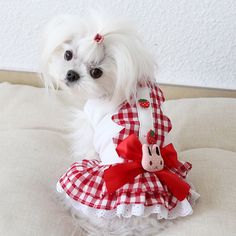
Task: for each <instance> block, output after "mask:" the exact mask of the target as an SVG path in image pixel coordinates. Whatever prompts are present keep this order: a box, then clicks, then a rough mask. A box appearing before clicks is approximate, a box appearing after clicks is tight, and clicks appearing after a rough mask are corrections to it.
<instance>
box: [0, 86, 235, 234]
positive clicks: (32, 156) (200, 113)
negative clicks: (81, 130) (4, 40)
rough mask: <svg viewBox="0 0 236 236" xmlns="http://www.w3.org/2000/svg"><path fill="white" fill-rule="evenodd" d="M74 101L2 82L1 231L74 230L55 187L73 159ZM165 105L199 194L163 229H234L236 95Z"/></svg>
mask: <svg viewBox="0 0 236 236" xmlns="http://www.w3.org/2000/svg"><path fill="white" fill-rule="evenodd" d="M74 102H78V101H75V98H73V97H68V96H67V95H65V94H63V93H62V92H58V93H57V94H56V95H55V96H53V95H49V94H47V93H45V91H44V90H43V89H39V88H33V87H29V86H19V85H18V86H17V85H9V84H0V177H1V178H0V235H4V236H11V235H12V236H13V235H22V236H32V235H33V236H35V235H38V236H41V235H50V236H67V235H71V234H73V231H74V230H75V229H76V226H75V224H74V222H73V220H72V218H71V216H70V214H69V212H68V210H66V209H65V208H64V207H62V205H61V204H60V203H59V201H58V199H57V195H56V191H55V183H56V182H57V179H58V177H59V176H60V175H61V174H62V173H63V172H64V171H65V169H66V168H68V166H69V165H70V163H71V162H72V160H71V158H70V155H69V151H68V146H69V145H68V143H67V139H65V135H66V134H67V129H66V128H65V125H64V124H66V123H67V121H68V115H67V112H65V111H67V110H68V108H69V107H71V106H72V105H73V104H74ZM165 110H166V112H167V113H168V115H169V116H170V118H171V119H172V123H173V130H172V137H173V139H174V143H175V145H176V147H177V148H178V150H180V151H181V152H180V158H181V159H183V160H188V161H190V162H192V164H193V170H192V171H191V173H190V177H189V178H190V180H191V182H193V183H194V185H195V187H196V188H197V190H198V192H199V193H200V194H201V198H200V201H199V203H198V204H197V205H196V206H195V208H194V214H193V215H192V216H190V217H186V218H183V219H179V220H177V221H175V223H174V224H173V225H172V226H171V227H169V228H168V229H166V230H164V231H163V232H162V233H161V235H175V236H178V235H181V236H182V235H186V236H187V235H188V236H189V235H191V236H199V235H203V236H204V235H217V236H218V235H227V236H228V235H236V227H235V219H236V204H235V199H236V189H235V185H236V178H235V175H236V171H235V167H236V149H235V148H236V147H235V145H234V144H235V142H236V136H235V135H236V124H235V120H236V119H235V118H236V99H222V98H218V99H185V100H184V99H183V100H175V101H168V102H167V103H166V105H165ZM77 235H81V234H80V233H77Z"/></svg>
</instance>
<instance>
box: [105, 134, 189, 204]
mask: <svg viewBox="0 0 236 236" xmlns="http://www.w3.org/2000/svg"><path fill="white" fill-rule="evenodd" d="M116 151H117V153H118V155H119V156H120V157H122V158H124V159H126V160H132V162H126V163H119V164H116V165H113V166H111V167H109V168H108V169H107V170H105V172H104V180H105V183H106V187H107V191H108V193H110V194H112V193H114V192H115V191H116V190H118V189H119V188H121V187H122V186H123V185H125V184H126V183H133V182H134V178H135V177H136V176H137V175H139V174H142V173H145V170H144V169H143V167H142V165H141V160H142V144H141V143H140V141H139V139H138V137H137V136H136V135H135V134H131V135H130V136H128V137H127V138H126V139H124V140H123V141H122V142H121V143H120V144H119V145H118V146H117V148H116ZM160 151H161V155H162V158H163V160H164V164H165V168H164V169H163V170H160V171H157V172H153V174H155V175H156V176H157V177H158V179H159V180H160V181H161V183H162V184H165V185H167V187H168V189H169V191H170V192H171V193H172V194H173V195H174V196H175V197H176V198H177V199H178V200H180V201H182V200H184V199H185V198H186V197H187V196H188V194H189V190H190V186H189V184H188V183H186V182H185V181H183V180H182V179H181V178H180V177H179V176H178V175H177V174H174V173H172V172H171V171H169V170H168V169H167V168H176V169H178V168H179V166H180V165H182V164H181V163H180V162H179V161H178V159H177V153H176V151H175V149H174V146H173V145H172V144H169V145H167V146H165V147H164V148H161V150H160ZM166 167H167V168H166Z"/></svg>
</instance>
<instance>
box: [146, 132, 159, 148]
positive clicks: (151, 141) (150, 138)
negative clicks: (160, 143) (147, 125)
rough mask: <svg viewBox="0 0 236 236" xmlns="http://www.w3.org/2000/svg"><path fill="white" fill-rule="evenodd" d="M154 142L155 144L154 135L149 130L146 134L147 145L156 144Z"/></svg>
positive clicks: (155, 138)
mask: <svg viewBox="0 0 236 236" xmlns="http://www.w3.org/2000/svg"><path fill="white" fill-rule="evenodd" d="M156 142H157V137H156V134H155V132H154V131H153V130H152V129H150V130H149V131H148V133H147V143H148V144H150V145H152V144H156Z"/></svg>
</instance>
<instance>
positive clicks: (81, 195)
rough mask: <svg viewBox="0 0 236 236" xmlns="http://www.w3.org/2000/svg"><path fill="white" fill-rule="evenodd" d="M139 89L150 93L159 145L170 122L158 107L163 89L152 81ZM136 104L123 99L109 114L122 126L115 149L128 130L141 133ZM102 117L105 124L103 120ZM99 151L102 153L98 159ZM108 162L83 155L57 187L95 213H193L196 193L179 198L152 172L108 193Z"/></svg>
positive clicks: (168, 215) (178, 172)
mask: <svg viewBox="0 0 236 236" xmlns="http://www.w3.org/2000/svg"><path fill="white" fill-rule="evenodd" d="M139 89H146V90H147V91H148V93H149V98H147V99H149V102H150V112H151V114H152V118H153V124H151V127H153V129H154V132H155V134H156V143H157V144H158V145H159V146H160V147H162V146H163V143H164V139H165V136H166V135H167V134H168V132H169V131H170V130H171V123H170V121H169V119H168V118H167V117H166V116H165V115H164V114H163V112H162V110H161V105H162V103H163V102H164V97H163V94H162V91H161V90H160V89H159V87H158V86H157V85H156V84H153V83H147V84H146V85H144V86H141V85H140V88H139ZM138 106H139V104H138V103H134V104H133V105H130V104H129V103H128V102H124V103H123V104H122V106H121V108H120V109H119V110H118V112H117V113H115V114H113V115H111V116H109V117H110V119H111V120H112V123H114V125H116V126H117V125H118V126H120V127H121V128H120V131H119V132H118V133H117V134H116V135H115V136H114V137H113V138H112V139H111V140H110V142H112V145H113V148H114V150H115V148H116V146H117V145H118V144H119V143H120V142H121V141H122V140H124V139H125V138H126V137H128V136H129V135H130V134H136V135H137V136H139V135H140V134H139V130H140V125H142V124H141V123H142V122H141V121H140V120H139V112H140V110H141V111H142V109H140V108H139V107H138ZM101 120H102V121H101V122H104V125H106V121H104V119H101ZM99 126H100V129H101V128H102V127H103V126H102V125H101V124H99ZM95 132H96V130H95ZM99 142H101V141H99ZM106 142H107V140H106V141H104V143H106ZM95 146H96V145H95ZM101 146H104V144H102V145H101ZM98 150H100V149H99V148H98ZM99 154H100V153H99ZM102 155H103V153H101V160H102ZM109 158H110V159H111V160H112V159H113V158H119V157H115V156H114V155H113V156H110V157H109ZM118 162H122V159H120V158H119V159H117V163H118ZM111 163H112V164H109V163H108V164H107V163H106V164H103V162H102V161H98V160H86V159H85V160H82V161H79V162H75V163H74V164H73V165H72V166H71V167H70V168H69V169H68V170H67V171H66V173H65V174H64V175H63V176H62V177H61V178H60V180H59V182H58V191H59V192H63V193H65V194H66V196H67V198H68V199H69V200H70V201H71V203H72V204H73V206H74V207H75V208H76V209H77V210H78V211H83V212H84V213H86V214H95V215H97V216H98V217H108V218H109V217H114V216H124V217H131V216H132V215H136V216H147V215H149V214H154V213H155V214H157V217H158V218H166V219H167V218H176V217H178V216H185V215H188V214H191V213H192V207H191V205H192V204H193V202H194V201H195V200H196V198H197V197H198V196H197V193H196V192H195V191H194V190H193V189H191V190H190V194H189V196H188V198H187V199H185V200H184V201H182V202H179V201H178V200H177V199H176V198H175V197H174V196H173V195H172V194H171V193H170V192H169V191H168V187H167V186H166V185H165V184H163V183H161V182H160V180H159V179H158V177H157V176H156V175H155V174H153V173H151V172H145V173H143V174H140V175H138V176H136V177H135V180H134V182H133V183H127V184H125V185H123V186H122V187H121V188H119V189H118V190H117V191H116V192H115V193H113V194H109V193H108V191H107V188H106V184H105V182H104V179H103V176H104V171H105V170H106V169H107V168H109V167H110V166H111V165H115V164H114V160H113V161H112V162H111ZM190 169H191V164H190V163H188V162H186V163H183V164H182V166H180V168H178V169H174V168H173V169H171V170H170V171H172V172H173V173H175V174H176V175H178V176H180V177H181V178H185V177H186V175H187V173H188V171H189V170H190Z"/></svg>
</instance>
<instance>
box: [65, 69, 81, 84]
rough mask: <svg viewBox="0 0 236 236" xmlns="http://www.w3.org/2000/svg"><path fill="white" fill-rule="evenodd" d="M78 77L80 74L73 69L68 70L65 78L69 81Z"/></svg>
mask: <svg viewBox="0 0 236 236" xmlns="http://www.w3.org/2000/svg"><path fill="white" fill-rule="evenodd" d="M79 78H80V76H79V74H78V73H77V72H75V71H74V70H68V72H67V74H66V79H67V80H68V81H69V82H74V81H77V80H78V79H79Z"/></svg>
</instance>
